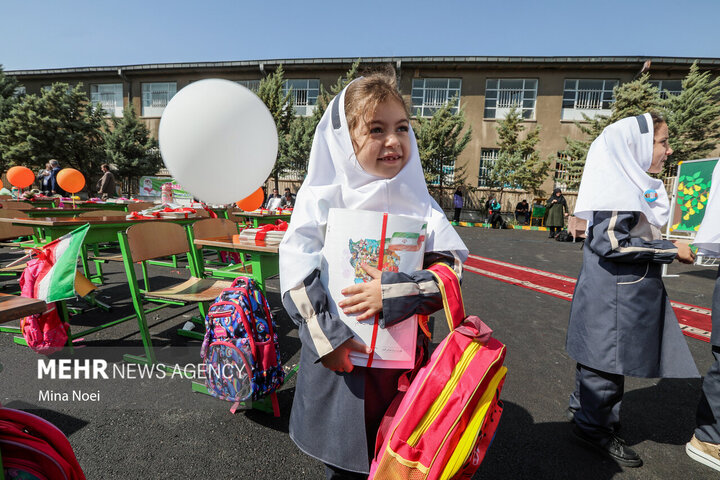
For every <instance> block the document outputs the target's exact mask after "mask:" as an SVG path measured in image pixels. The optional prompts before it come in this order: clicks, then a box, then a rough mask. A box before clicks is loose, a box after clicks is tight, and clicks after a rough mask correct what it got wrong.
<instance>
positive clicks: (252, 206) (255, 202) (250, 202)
mask: <svg viewBox="0 0 720 480" xmlns="http://www.w3.org/2000/svg"><path fill="white" fill-rule="evenodd" d="M263 198H264V195H263V190H262V187H260V188H258V189H257V190H255V191H254V192H253V193H251V194H250V195H248V196H247V197H245V198H243V199H242V200H240V201H239V202H237V203H235V205H237V206H238V207H240V208H242V209H243V210H245V211H246V212H252V211H253V210H257V209H258V208H260V207H262V203H263Z"/></svg>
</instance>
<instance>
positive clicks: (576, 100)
mask: <svg viewBox="0 0 720 480" xmlns="http://www.w3.org/2000/svg"><path fill="white" fill-rule="evenodd" d="M619 83H620V82H619V81H618V80H589V79H581V80H580V79H574V80H573V79H569V80H565V89H564V91H563V103H562V117H561V118H562V120H572V121H575V120H584V118H585V117H583V114H585V115H587V116H588V117H590V118H594V117H596V116H598V115H610V113H611V110H610V108H611V105H612V102H613V88H615V87H616V86H617V85H618V84H619Z"/></svg>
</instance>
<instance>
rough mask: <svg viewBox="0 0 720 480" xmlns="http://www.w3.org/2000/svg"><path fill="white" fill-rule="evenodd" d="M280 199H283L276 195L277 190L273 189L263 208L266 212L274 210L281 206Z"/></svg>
mask: <svg viewBox="0 0 720 480" xmlns="http://www.w3.org/2000/svg"><path fill="white" fill-rule="evenodd" d="M282 199H283V197H281V196H280V194H279V193H278V189H277V188H273V193H272V195H270V196H269V197H268V199H267V203H266V204H265V208H267V209H268V210H275V209H276V208H278V207H279V206H280V205H281V204H282Z"/></svg>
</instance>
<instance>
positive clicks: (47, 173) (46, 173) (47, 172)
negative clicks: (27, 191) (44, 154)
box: [37, 162, 52, 196]
mask: <svg viewBox="0 0 720 480" xmlns="http://www.w3.org/2000/svg"><path fill="white" fill-rule="evenodd" d="M51 176H52V167H50V162H48V163H46V164H45V168H43V169H42V170H40V171H39V172H38V175H37V181H38V184H40V191H41V192H42V194H43V195H46V196H50V178H51Z"/></svg>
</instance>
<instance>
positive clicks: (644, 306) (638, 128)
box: [566, 113, 698, 467]
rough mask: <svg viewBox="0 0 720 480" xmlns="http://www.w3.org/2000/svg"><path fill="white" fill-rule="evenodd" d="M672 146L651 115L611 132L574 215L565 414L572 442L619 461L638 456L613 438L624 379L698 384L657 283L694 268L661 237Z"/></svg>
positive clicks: (685, 253) (597, 148)
mask: <svg viewBox="0 0 720 480" xmlns="http://www.w3.org/2000/svg"><path fill="white" fill-rule="evenodd" d="M670 154H672V149H671V148H670V147H669V145H668V128H667V124H666V123H665V121H664V120H663V119H662V118H661V117H659V116H657V115H653V114H649V113H646V114H643V115H638V116H637V117H628V118H625V119H623V120H620V121H618V122H615V123H613V124H612V125H609V126H608V127H606V128H605V130H603V132H602V134H600V136H599V137H598V138H597V139H595V141H594V142H593V143H592V145H591V146H590V150H589V151H588V156H587V161H586V164H585V170H584V171H583V176H582V181H581V183H580V190H579V192H578V199H577V203H576V206H575V215H576V216H578V217H580V218H584V219H585V220H587V221H588V236H587V239H586V240H585V249H584V254H583V266H582V270H581V271H580V275H579V277H578V281H577V284H576V286H575V294H574V297H573V302H572V305H571V308H570V323H569V326H568V335H567V344H566V349H567V352H568V354H569V355H570V356H571V357H572V358H573V359H574V360H576V361H577V370H576V389H575V392H574V393H573V394H572V395H571V397H570V406H569V409H568V412H569V416H570V419H572V420H574V422H575V427H574V429H573V433H574V434H575V436H576V437H577V438H579V439H580V440H582V441H584V442H585V443H586V444H588V445H591V446H593V447H595V448H596V449H598V450H599V451H600V452H602V453H603V454H605V455H607V456H609V457H611V458H612V459H614V460H615V461H617V462H618V463H620V464H622V465H625V466H629V467H639V466H640V465H642V460H641V459H640V456H639V455H638V454H637V453H636V452H635V451H633V450H632V449H631V448H629V447H628V446H627V445H625V442H623V440H622V439H620V438H619V437H618V436H617V427H618V426H619V423H620V416H619V414H620V403H621V401H622V396H623V389H624V380H625V378H624V376H625V375H630V376H634V377H697V376H698V372H697V368H696V367H695V363H694V362H693V359H692V356H691V355H690V351H689V349H688V346H687V343H686V341H685V339H684V338H683V336H682V333H681V331H680V327H679V325H678V322H677V319H676V318H675V314H674V313H673V310H672V307H671V306H670V302H669V300H668V297H667V293H666V292H665V287H664V285H663V282H662V275H661V267H662V264H663V263H671V262H672V261H673V260H674V259H678V260H679V261H681V262H683V263H692V261H693V260H694V254H693V253H692V251H691V250H690V248H689V245H688V243H687V242H680V241H675V242H670V241H668V240H663V239H662V236H661V234H660V228H661V227H662V226H663V225H665V224H666V223H667V220H668V215H669V212H670V205H669V203H668V197H667V193H666V192H665V187H664V186H663V183H662V181H661V180H657V179H654V178H652V177H650V176H649V175H647V173H646V172H648V173H659V172H661V171H662V167H663V163H664V162H665V159H666V158H667V156H668V155H670Z"/></svg>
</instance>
